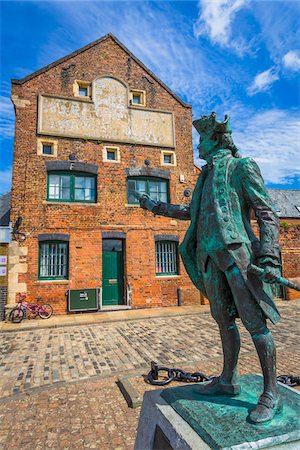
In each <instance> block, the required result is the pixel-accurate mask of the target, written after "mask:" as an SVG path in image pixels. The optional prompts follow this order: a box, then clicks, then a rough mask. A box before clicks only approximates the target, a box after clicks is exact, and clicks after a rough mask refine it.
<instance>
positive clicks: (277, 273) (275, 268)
mask: <svg viewBox="0 0 300 450" xmlns="http://www.w3.org/2000/svg"><path fill="white" fill-rule="evenodd" d="M259 266H260V267H261V268H262V269H264V273H263V274H262V275H261V279H262V280H263V281H265V282H266V283H271V284H272V283H276V281H277V280H278V278H279V277H281V270H280V266H279V265H277V264H273V263H272V262H270V261H269V260H268V258H260V260H259Z"/></svg>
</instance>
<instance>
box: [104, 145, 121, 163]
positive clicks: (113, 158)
mask: <svg viewBox="0 0 300 450" xmlns="http://www.w3.org/2000/svg"><path fill="white" fill-rule="evenodd" d="M103 161H105V162H120V161H121V157H120V149H119V147H104V149H103Z"/></svg>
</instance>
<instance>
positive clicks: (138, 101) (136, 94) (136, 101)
mask: <svg viewBox="0 0 300 450" xmlns="http://www.w3.org/2000/svg"><path fill="white" fill-rule="evenodd" d="M145 100H146V93H145V91H135V90H134V91H130V103H131V104H132V105H142V106H145V104H146V101H145Z"/></svg>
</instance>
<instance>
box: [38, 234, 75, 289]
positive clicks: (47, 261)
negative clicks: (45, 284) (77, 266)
mask: <svg viewBox="0 0 300 450" xmlns="http://www.w3.org/2000/svg"><path fill="white" fill-rule="evenodd" d="M38 278H39V280H67V279H68V278H69V243H68V242H66V241H43V242H39V272H38Z"/></svg>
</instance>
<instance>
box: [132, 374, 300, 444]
mask: <svg viewBox="0 0 300 450" xmlns="http://www.w3.org/2000/svg"><path fill="white" fill-rule="evenodd" d="M240 383H241V387H242V391H241V394H240V395H238V396H236V397H226V396H221V395H219V396H217V395H215V396H203V395H199V394H198V393H197V385H185V386H181V387H176V388H170V389H164V390H158V391H152V392H146V393H145V396H144V400H143V405H142V411H141V416H140V422H139V427H138V434H137V439H136V443H135V450H153V449H155V450H158V449H159V450H172V449H173V450H208V449H220V450H221V449H222V450H229V449H232V450H233V449H234V450H248V449H249V450H250V449H260V448H271V449H274V450H275V449H276V450H283V449H285V450H296V449H299V448H300V423H299V410H300V394H299V392H297V391H295V390H294V389H291V388H289V387H287V386H284V385H280V393H281V395H282V397H283V402H284V408H283V411H282V412H281V413H279V414H278V415H277V416H276V417H275V418H274V419H273V420H272V421H271V422H269V423H266V424H262V425H254V424H251V423H250V422H249V421H248V419H247V417H248V414H249V411H251V409H252V408H253V407H254V406H255V404H256V402H257V400H258V397H259V395H260V394H261V392H262V377H261V376H259V375H245V376H242V377H240Z"/></svg>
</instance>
